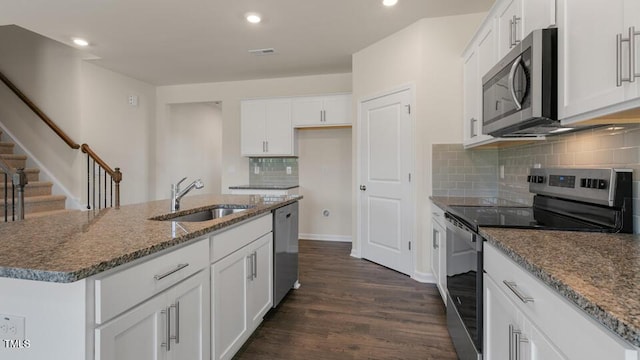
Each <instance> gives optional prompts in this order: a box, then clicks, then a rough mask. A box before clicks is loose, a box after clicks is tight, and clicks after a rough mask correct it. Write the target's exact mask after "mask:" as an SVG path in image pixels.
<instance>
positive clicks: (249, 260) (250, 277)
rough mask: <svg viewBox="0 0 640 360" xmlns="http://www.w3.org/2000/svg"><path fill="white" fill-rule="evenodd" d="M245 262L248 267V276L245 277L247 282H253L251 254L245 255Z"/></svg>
mask: <svg viewBox="0 0 640 360" xmlns="http://www.w3.org/2000/svg"><path fill="white" fill-rule="evenodd" d="M247 261H248V265H249V275H247V280H249V281H253V254H249V255H247Z"/></svg>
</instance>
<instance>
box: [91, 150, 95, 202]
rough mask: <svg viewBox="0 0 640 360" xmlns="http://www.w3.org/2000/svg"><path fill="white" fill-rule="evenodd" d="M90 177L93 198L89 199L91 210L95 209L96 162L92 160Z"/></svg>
mask: <svg viewBox="0 0 640 360" xmlns="http://www.w3.org/2000/svg"><path fill="white" fill-rule="evenodd" d="M91 176H92V179H93V198H92V199H91V203H92V204H93V208H94V209H95V208H96V160H95V159H93V171H92V172H91Z"/></svg>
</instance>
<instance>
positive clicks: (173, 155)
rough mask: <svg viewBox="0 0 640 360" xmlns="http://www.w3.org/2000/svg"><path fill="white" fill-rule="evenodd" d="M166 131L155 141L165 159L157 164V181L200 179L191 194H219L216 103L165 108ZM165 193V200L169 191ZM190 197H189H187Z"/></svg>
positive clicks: (219, 136) (219, 137)
mask: <svg viewBox="0 0 640 360" xmlns="http://www.w3.org/2000/svg"><path fill="white" fill-rule="evenodd" d="M168 120H169V121H168V124H167V125H168V130H169V131H168V132H167V133H165V134H162V138H160V139H158V142H159V143H161V144H164V145H163V146H164V148H165V149H167V150H168V151H167V152H166V154H167V156H168V157H166V158H163V159H158V163H161V164H162V166H161V169H160V171H159V173H160V174H161V175H160V176H161V179H162V180H161V182H163V183H166V182H170V183H175V182H177V181H178V180H180V179H182V178H183V177H188V179H187V180H186V181H185V183H183V187H184V185H186V184H188V183H190V182H191V181H193V180H195V179H202V182H203V183H204V188H203V189H200V190H194V191H192V192H191V193H192V194H220V193H221V182H222V177H221V169H222V108H221V106H220V104H219V103H217V104H216V103H213V102H207V103H187V104H173V105H170V106H169V119H168ZM164 190H166V193H167V197H168V196H169V193H170V189H169V188H167V189H164ZM190 195H191V194H190Z"/></svg>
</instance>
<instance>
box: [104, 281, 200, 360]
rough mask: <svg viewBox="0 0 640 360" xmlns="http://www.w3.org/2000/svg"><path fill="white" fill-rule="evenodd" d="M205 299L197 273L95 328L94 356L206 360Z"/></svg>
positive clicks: (108, 359) (112, 359)
mask: <svg viewBox="0 0 640 360" xmlns="http://www.w3.org/2000/svg"><path fill="white" fill-rule="evenodd" d="M208 299H209V274H208V272H207V271H200V272H199V273H197V274H196V275H193V276H192V277H190V278H188V279H186V280H184V281H182V282H180V283H178V284H177V285H175V286H174V287H172V288H169V289H168V290H166V291H164V292H162V293H160V294H157V295H155V296H154V297H152V298H151V299H149V300H147V301H145V302H143V303H142V304H140V305H138V306H136V307H135V308H133V309H132V310H129V311H127V312H125V313H124V314H122V315H120V316H118V317H116V318H115V319H113V320H112V321H109V322H107V323H106V324H105V325H103V326H101V327H98V328H97V329H96V331H95V333H96V335H95V336H96V337H95V359H96V360H155V359H166V360H171V359H178V360H181V359H194V360H205V359H209V326H210V325H209V318H210V316H209V301H208Z"/></svg>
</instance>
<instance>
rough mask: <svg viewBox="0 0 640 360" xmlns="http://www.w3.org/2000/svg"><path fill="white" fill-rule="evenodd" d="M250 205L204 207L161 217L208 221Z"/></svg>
mask: <svg viewBox="0 0 640 360" xmlns="http://www.w3.org/2000/svg"><path fill="white" fill-rule="evenodd" d="M250 208H251V207H248V206H244V207H240V206H238V205H223V206H216V207H214V208H211V209H206V210H202V211H198V212H195V213H192V214H187V215H181V216H176V217H172V218H170V219H162V220H164V221H182V222H199V221H208V220H213V219H219V218H221V217H224V216H228V215H233V214H237V213H240V212H243V211H247V210H249V209H250ZM152 220H161V219H157V218H155V219H152Z"/></svg>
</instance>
